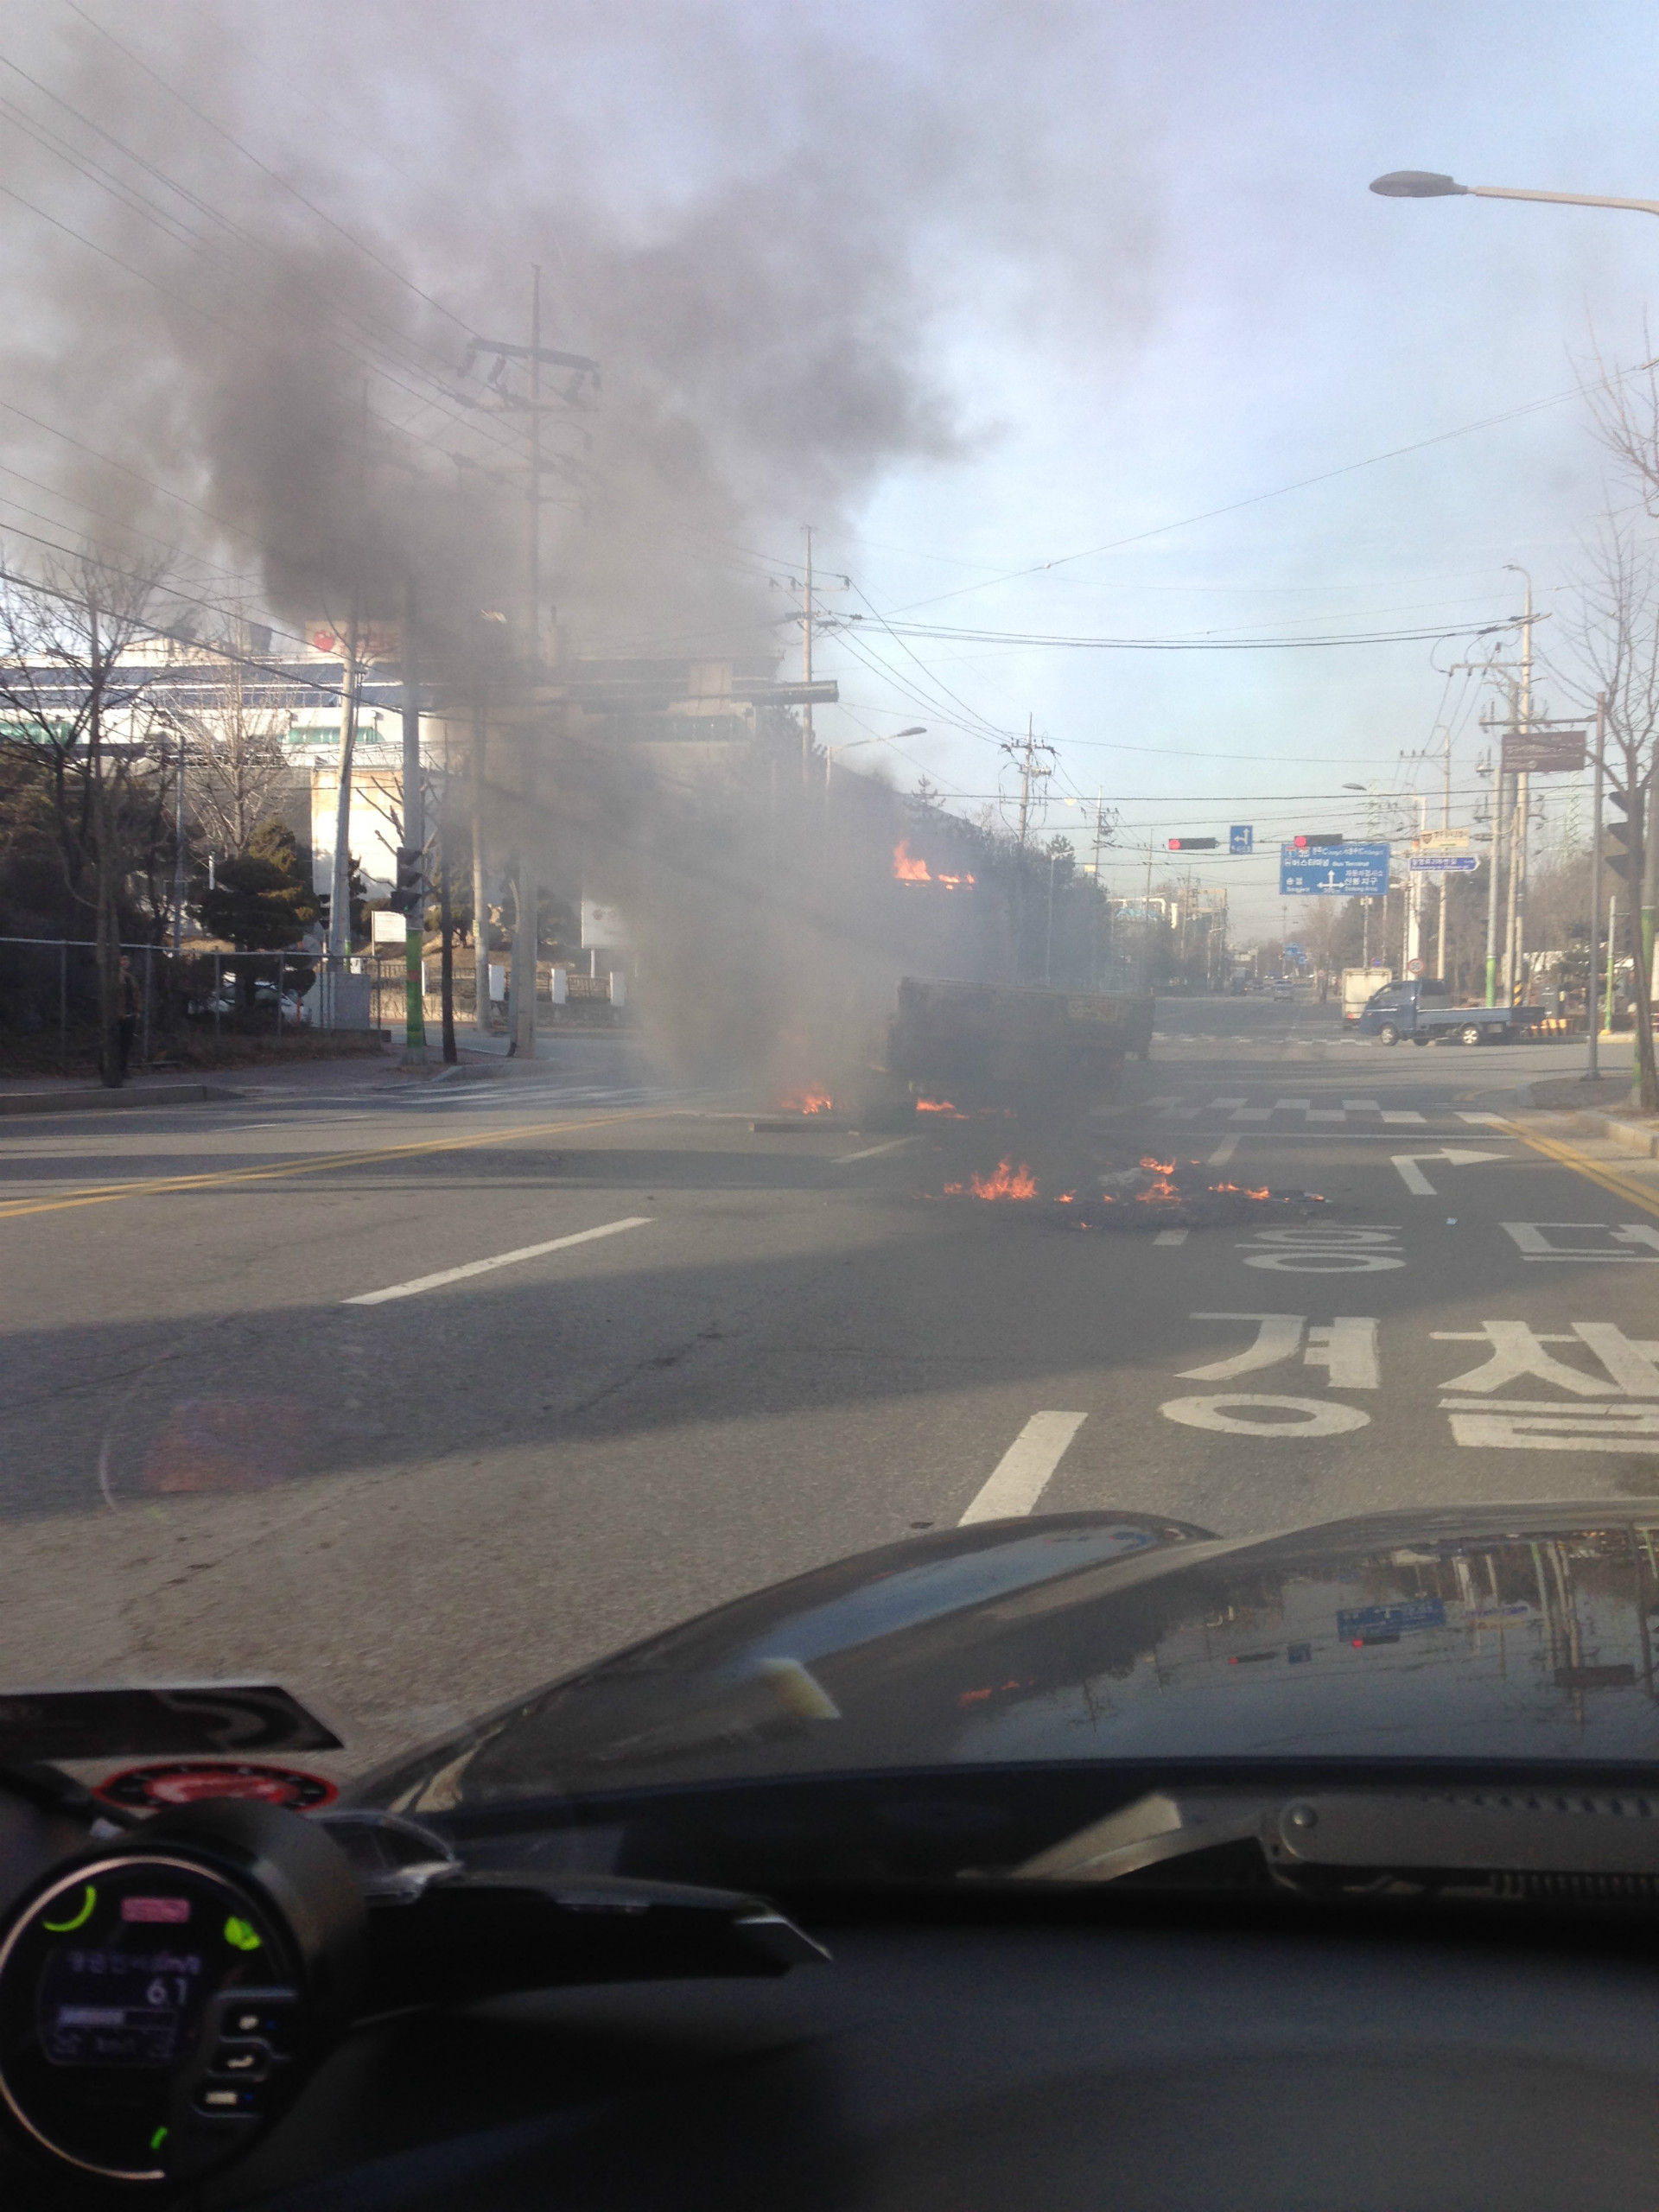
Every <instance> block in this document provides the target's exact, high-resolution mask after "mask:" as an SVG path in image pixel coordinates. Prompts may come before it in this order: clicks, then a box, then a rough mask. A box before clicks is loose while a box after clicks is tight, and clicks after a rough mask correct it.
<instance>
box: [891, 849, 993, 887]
mask: <svg viewBox="0 0 1659 2212" xmlns="http://www.w3.org/2000/svg"><path fill="white" fill-rule="evenodd" d="M973 880H974V879H973V877H972V876H971V875H935V874H933V873H932V871H931V869H930V868H929V867H928V865H927V862H926V861H925V860H920V859H918V857H917V856H916V855H914V854H913V853H912V851H911V849H910V840H909V838H908V837H901V838H900V839H899V842H898V843H897V844H896V845H895V846H894V847H893V881H894V882H895V883H937V884H938V885H939V886H940V887H942V888H943V889H944V890H946V891H965V890H967V889H969V887H971V886H972V883H973Z"/></svg>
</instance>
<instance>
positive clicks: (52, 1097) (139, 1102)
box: [0, 1083, 242, 1116]
mask: <svg viewBox="0 0 1659 2212" xmlns="http://www.w3.org/2000/svg"><path fill="white" fill-rule="evenodd" d="M241 1096H242V1093H241V1092H240V1091H239V1090H226V1088H225V1087H224V1086H223V1085H222V1084H215V1083H168V1084H160V1085H158V1086H157V1088H156V1090H11V1091H0V1116H5V1115H8V1114H102V1113H111V1112H124V1113H131V1112H133V1111H135V1110H136V1109H138V1108H141V1107H145V1106H200V1105H206V1104H208V1103H212V1102H213V1101H214V1100H222V1099H227V1098H239V1097H241Z"/></svg>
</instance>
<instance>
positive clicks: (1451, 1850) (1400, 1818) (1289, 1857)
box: [1010, 1787, 1659, 1900]
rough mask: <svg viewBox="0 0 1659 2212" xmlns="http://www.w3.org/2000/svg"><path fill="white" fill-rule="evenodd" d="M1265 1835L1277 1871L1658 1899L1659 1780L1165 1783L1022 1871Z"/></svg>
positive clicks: (1050, 1877)
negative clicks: (1576, 1889) (1300, 1785)
mask: <svg viewBox="0 0 1659 2212" xmlns="http://www.w3.org/2000/svg"><path fill="white" fill-rule="evenodd" d="M1246 1843H1255V1844H1256V1845H1257V1846H1258V1847H1260V1850H1261V1853H1262V1857H1263V1859H1265V1860H1266V1862H1267V1865H1268V1869H1269V1871H1270V1872H1274V1873H1275V1874H1278V1875H1280V1876H1281V1877H1284V1878H1290V1879H1292V1880H1294V1878H1296V1877H1297V1876H1298V1875H1299V1874H1302V1873H1309V1874H1313V1873H1317V1872H1319V1871H1321V1870H1325V1871H1328V1872H1331V1873H1332V1874H1338V1875H1340V1874H1344V1873H1346V1874H1349V1875H1353V1876H1356V1877H1357V1876H1358V1875H1359V1874H1361V1873H1362V1872H1363V1873H1364V1874H1366V1875H1370V1876H1376V1875H1379V1874H1381V1875H1387V1874H1395V1875H1401V1876H1404V1877H1408V1878H1432V1877H1433V1876H1437V1875H1453V1876H1456V1875H1465V1876H1478V1877H1484V1878H1489V1879H1498V1880H1500V1881H1501V1878H1503V1877H1505V1876H1516V1877H1519V1878H1522V1884H1523V1885H1524V1886H1525V1888H1526V1891H1527V1893H1529V1894H1531V1893H1535V1891H1536V1888H1537V1885H1539V1883H1540V1882H1544V1883H1546V1884H1547V1882H1548V1878H1551V1877H1557V1878H1588V1879H1589V1880H1590V1881H1591V1882H1592V1883H1600V1884H1603V1885H1605V1891H1604V1892H1603V1893H1605V1894H1606V1895H1609V1896H1615V1895H1616V1896H1620V1897H1641V1896H1643V1895H1646V1894H1649V1885H1651V1895H1652V1896H1653V1897H1654V1898H1655V1899H1656V1900H1659V1791H1656V1792H1655V1793H1654V1794H1653V1795H1652V1796H1648V1795H1645V1794H1643V1792H1641V1791H1638V1790H1581V1789H1548V1788H1542V1789H1535V1788H1525V1787H1523V1788H1516V1789H1421V1788H1419V1789H1300V1790H1294V1791H1293V1790H1286V1789H1274V1790H1268V1789H1259V1788H1258V1789H1193V1790H1186V1789H1160V1790H1154V1791H1153V1792H1152V1793H1151V1794H1150V1795H1148V1796H1145V1797H1140V1798H1137V1799H1136V1800H1135V1802H1134V1803H1133V1804H1132V1805H1125V1806H1123V1807H1122V1808H1120V1809H1119V1810H1118V1811H1117V1812H1116V1813H1112V1814H1109V1815H1107V1817H1106V1818H1105V1819H1104V1820H1102V1821H1093V1822H1091V1823H1090V1826H1089V1827H1085V1828H1080V1829H1079V1830H1078V1831H1077V1833H1076V1834H1073V1835H1070V1836H1067V1837H1066V1838H1065V1840H1064V1841H1063V1842H1060V1843H1057V1844H1053V1845H1052V1846H1051V1847H1049V1848H1048V1849H1047V1850H1046V1851H1041V1852H1039V1853H1037V1854H1036V1856H1035V1857H1034V1858H1032V1859H1026V1860H1024V1861H1023V1862H1022V1863H1021V1864H1020V1865H1019V1866H1015V1867H1014V1868H1012V1869H1011V1870H1010V1873H1011V1876H1012V1878H1014V1879H1015V1880H1019V1881H1046V1882H1113V1881H1116V1880H1118V1879H1119V1878H1121V1877H1122V1876H1123V1875H1126V1874H1138V1873H1141V1872H1144V1871H1146V1870H1147V1868H1150V1867H1154V1866H1160V1865H1164V1864H1166V1863H1167V1862H1169V1861H1171V1860H1175V1859H1186V1858H1190V1857H1192V1855H1193V1854H1194V1853H1198V1852H1205V1851H1213V1850H1217V1849H1218V1848H1221V1847H1224V1846H1228V1845H1238V1844H1246Z"/></svg>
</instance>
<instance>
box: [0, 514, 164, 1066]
mask: <svg viewBox="0 0 1659 2212" xmlns="http://www.w3.org/2000/svg"><path fill="white" fill-rule="evenodd" d="M161 588H162V587H161V578H160V575H159V572H158V571H156V570H150V571H149V572H135V571H132V570H130V569H114V568H111V567H110V566H109V565H107V564H106V563H103V562H101V561H99V559H98V558H97V557H96V556H93V555H92V554H90V553H88V554H84V555H82V556H79V558H77V559H75V560H73V561H67V562H62V563H54V565H53V566H52V568H51V569H48V572H47V574H46V575H45V576H44V577H43V578H42V579H41V581H40V582H37V583H36V582H22V581H19V580H17V579H14V578H4V577H0V714H3V716H4V718H5V719H4V724H3V727H0V744H3V745H5V746H8V747H14V748H22V749H24V750H25V751H26V752H27V754H28V756H29V759H30V760H34V761H36V762H39V761H41V760H43V761H44V763H45V766H46V782H47V788H48V795H49V804H50V814H51V819H52V822H53V824H54V831H55V835H56V839H57V843H58V847H59V851H60V855H61V858H62V863H63V872H64V880H65V884H66V887H67V891H68V893H69V897H70V899H71V901H72V902H73V905H74V906H79V907H80V908H81V909H82V910H83V911H84V912H86V915H87V917H88V919H89V920H90V922H91V924H92V936H93V939H94V942H95V944H96V947H97V963H98V1000H99V1076H100V1077H101V1079H102V1080H103V1082H104V1083H105V1084H106V1085H108V1086H109V1087H110V1088H111V1089H115V1088H117V1087H118V1086H119V1084H120V1082H121V1055H120V1017H121V976H120V951H121V948H120V905H121V900H122V898H123V895H124V893H125V892H126V890H127V888H128V886H129V883H130V879H131V877H132V876H133V874H135V872H137V871H140V870H142V869H143V867H144V866H145V865H146V856H145V854H144V852H143V846H144V842H145V840H146V837H147V836H149V835H151V834H152V833H153V829H154V826H155V824H156V820H157V814H156V806H155V804H154V791H153V785H154V764H153V761H152V760H150V759H149V756H148V746H147V740H148V736H149V728H150V725H151V722H152V721H153V715H152V711H151V709H150V707H149V702H148V700H147V698H146V696H145V695H146V693H147V692H148V690H149V687H150V685H151V684H153V683H155V682H156V678H157V677H160V676H162V674H163V673H164V668H163V665H162V664H161V663H160V662H159V661H156V662H155V663H153V664H138V666H137V667H136V668H135V665H134V661H133V647H134V645H136V644H137V641H138V640H139V639H142V638H143V637H146V636H148V635H149V634H151V633H152V632H153V630H154V627H155V621H156V603H157V601H158V598H159V596H160V593H161Z"/></svg>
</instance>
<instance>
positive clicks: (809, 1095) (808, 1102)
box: [782, 1090, 836, 1114]
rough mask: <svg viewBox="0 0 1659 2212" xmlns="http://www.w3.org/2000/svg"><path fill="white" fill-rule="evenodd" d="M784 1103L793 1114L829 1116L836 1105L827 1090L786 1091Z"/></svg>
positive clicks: (786, 1110)
mask: <svg viewBox="0 0 1659 2212" xmlns="http://www.w3.org/2000/svg"><path fill="white" fill-rule="evenodd" d="M782 1103H783V1106H784V1109H785V1112H786V1113H791V1114H829V1113H831V1112H833V1111H834V1109H835V1103H836V1102H835V1100H834V1099H833V1098H832V1097H831V1096H829V1092H828V1091H827V1090H786V1091H785V1093H784V1096H783V1102H782Z"/></svg>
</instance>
